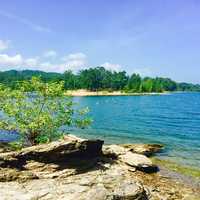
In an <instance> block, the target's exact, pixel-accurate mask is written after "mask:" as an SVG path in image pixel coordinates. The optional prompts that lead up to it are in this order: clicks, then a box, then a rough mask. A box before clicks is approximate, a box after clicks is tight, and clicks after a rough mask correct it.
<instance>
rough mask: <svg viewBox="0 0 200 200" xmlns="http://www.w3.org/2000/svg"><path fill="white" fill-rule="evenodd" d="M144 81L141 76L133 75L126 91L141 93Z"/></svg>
mask: <svg viewBox="0 0 200 200" xmlns="http://www.w3.org/2000/svg"><path fill="white" fill-rule="evenodd" d="M141 82H142V79H141V77H140V75H139V74H132V76H131V77H130V78H129V80H128V84H127V86H126V90H127V91H130V92H140V86H141Z"/></svg>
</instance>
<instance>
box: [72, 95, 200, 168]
mask: <svg viewBox="0 0 200 200" xmlns="http://www.w3.org/2000/svg"><path fill="white" fill-rule="evenodd" d="M74 100H75V101H76V102H78V103H79V104H80V106H88V107H89V108H90V110H91V111H90V115H91V117H92V118H93V120H94V122H93V124H92V126H91V128H89V129H87V130H81V131H74V132H75V133H76V134H78V135H79V136H82V137H86V138H88V137H89V138H96V137H98V138H102V139H104V140H105V142H106V143H161V144H164V145H165V151H164V152H162V153H161V154H160V155H159V156H160V157H162V158H164V159H168V160H171V161H175V162H177V163H179V164H184V165H188V166H192V167H195V168H200V93H173V94H168V95H156V96H115V97H111V96H107V97H106V96H105V97H76V98H74Z"/></svg>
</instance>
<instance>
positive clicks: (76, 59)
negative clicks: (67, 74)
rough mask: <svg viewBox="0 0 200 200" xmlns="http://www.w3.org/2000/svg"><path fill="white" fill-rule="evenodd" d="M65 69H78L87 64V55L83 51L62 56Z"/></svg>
mask: <svg viewBox="0 0 200 200" xmlns="http://www.w3.org/2000/svg"><path fill="white" fill-rule="evenodd" d="M62 60H63V61H64V63H63V64H64V65H65V66H66V68H67V69H71V70H73V71H78V70H80V69H83V68H85V67H86V66H87V56H86V55H85V54H84V53H80V52H79V53H74V54H69V55H67V56H65V57H64V58H62Z"/></svg>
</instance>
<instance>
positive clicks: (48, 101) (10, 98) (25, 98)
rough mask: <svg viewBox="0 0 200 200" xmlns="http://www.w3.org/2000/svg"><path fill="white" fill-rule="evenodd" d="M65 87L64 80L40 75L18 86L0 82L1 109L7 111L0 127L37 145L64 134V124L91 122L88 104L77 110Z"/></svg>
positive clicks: (84, 124)
mask: <svg viewBox="0 0 200 200" xmlns="http://www.w3.org/2000/svg"><path fill="white" fill-rule="evenodd" d="M63 87H64V83H63V82H60V83H43V82H42V81H41V80H40V79H39V78H32V79H31V80H30V81H24V82H22V83H20V84H18V88H17V89H15V90H12V89H10V88H7V87H4V86H3V85H0V110H1V111H2V112H3V113H4V115H3V117H1V119H0V129H4V130H16V131H17V132H19V133H20V139H19V141H18V143H19V142H20V143H21V144H28V145H35V144H38V143H46V142H50V141H52V140H55V139H58V138H60V137H62V136H63V131H62V130H61V127H63V126H71V127H74V126H76V127H81V128H84V127H86V126H88V125H89V124H90V123H91V119H89V118H86V117H85V114H87V112H88V108H85V109H82V110H75V109H74V104H73V102H72V99H71V98H70V97H66V96H65V95H64V90H63Z"/></svg>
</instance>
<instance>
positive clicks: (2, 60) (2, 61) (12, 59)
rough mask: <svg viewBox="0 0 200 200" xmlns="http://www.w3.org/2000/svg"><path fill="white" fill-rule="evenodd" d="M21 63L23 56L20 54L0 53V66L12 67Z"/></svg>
mask: <svg viewBox="0 0 200 200" xmlns="http://www.w3.org/2000/svg"><path fill="white" fill-rule="evenodd" d="M22 64H23V58H22V56H21V55H20V54H17V55H15V56H8V55H7V54H0V66H1V67H4V68H5V67H7V66H8V67H10V66H11V67H14V66H20V65H22Z"/></svg>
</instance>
